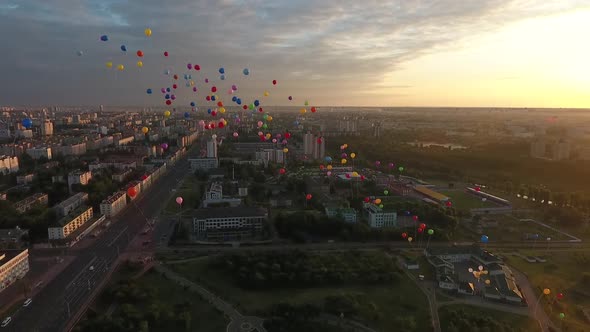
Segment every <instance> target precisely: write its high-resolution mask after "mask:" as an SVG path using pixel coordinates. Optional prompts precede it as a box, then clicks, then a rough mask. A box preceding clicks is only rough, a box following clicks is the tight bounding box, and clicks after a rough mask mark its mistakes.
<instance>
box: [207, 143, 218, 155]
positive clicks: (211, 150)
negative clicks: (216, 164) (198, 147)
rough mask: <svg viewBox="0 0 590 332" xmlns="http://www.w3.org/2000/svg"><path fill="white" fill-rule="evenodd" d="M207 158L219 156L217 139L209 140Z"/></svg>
mask: <svg viewBox="0 0 590 332" xmlns="http://www.w3.org/2000/svg"><path fill="white" fill-rule="evenodd" d="M207 158H217V140H215V139H210V140H209V141H207Z"/></svg>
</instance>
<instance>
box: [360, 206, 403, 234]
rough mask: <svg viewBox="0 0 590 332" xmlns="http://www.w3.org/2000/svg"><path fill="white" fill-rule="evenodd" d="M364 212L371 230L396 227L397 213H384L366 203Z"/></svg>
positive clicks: (380, 209) (382, 210)
mask: <svg viewBox="0 0 590 332" xmlns="http://www.w3.org/2000/svg"><path fill="white" fill-rule="evenodd" d="M364 212H365V216H366V218H367V220H368V221H369V226H371V227H372V228H382V227H396V226H397V212H395V211H385V210H384V209H382V208H380V207H378V206H377V205H375V204H370V203H366V204H365V206H364Z"/></svg>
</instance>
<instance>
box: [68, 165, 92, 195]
mask: <svg viewBox="0 0 590 332" xmlns="http://www.w3.org/2000/svg"><path fill="white" fill-rule="evenodd" d="M90 179H92V172H90V171H88V172H82V171H80V170H77V171H73V172H70V173H69V174H68V187H69V188H70V192H72V185H74V184H81V185H83V186H85V185H87V184H88V181H90Z"/></svg>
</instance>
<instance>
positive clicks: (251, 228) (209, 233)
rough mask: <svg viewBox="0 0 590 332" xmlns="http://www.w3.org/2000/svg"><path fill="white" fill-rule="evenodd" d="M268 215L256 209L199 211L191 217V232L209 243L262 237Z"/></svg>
mask: <svg viewBox="0 0 590 332" xmlns="http://www.w3.org/2000/svg"><path fill="white" fill-rule="evenodd" d="M267 219H268V213H267V212H266V210H264V209H260V208H256V207H236V208H213V209H199V210H196V211H195V213H194V215H193V232H194V233H195V235H197V237H198V238H202V239H206V240H209V241H232V240H242V239H249V238H255V237H257V236H260V235H262V233H263V229H264V224H265V223H266V220H267Z"/></svg>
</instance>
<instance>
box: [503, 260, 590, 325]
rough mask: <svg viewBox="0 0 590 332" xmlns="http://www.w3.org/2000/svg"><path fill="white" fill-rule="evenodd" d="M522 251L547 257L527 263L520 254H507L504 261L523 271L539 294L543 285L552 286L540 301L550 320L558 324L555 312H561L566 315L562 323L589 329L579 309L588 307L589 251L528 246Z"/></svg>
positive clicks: (589, 282) (544, 286) (589, 296)
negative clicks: (545, 260) (551, 250)
mask: <svg viewBox="0 0 590 332" xmlns="http://www.w3.org/2000/svg"><path fill="white" fill-rule="evenodd" d="M521 254H523V255H528V256H544V257H546V258H547V262H546V263H528V262H526V261H525V260H523V259H522V258H520V257H516V256H508V257H507V258H506V262H507V263H508V264H509V265H510V266H513V267H514V268H516V269H517V270H519V271H521V272H523V273H525V274H526V275H527V277H528V279H529V281H530V282H531V283H532V284H533V285H534V286H535V289H536V290H537V291H538V293H539V294H540V293H541V290H542V289H543V288H549V289H551V294H550V295H549V296H548V297H546V298H545V301H543V304H544V307H545V311H546V312H547V313H550V317H551V318H552V319H553V321H554V322H555V323H556V324H558V326H559V324H561V322H560V319H559V317H558V314H559V313H560V312H563V313H565V315H566V319H565V321H564V322H563V324H564V325H569V326H571V327H572V328H573V330H574V331H578V330H582V331H589V330H590V323H588V322H587V321H586V320H585V318H584V315H583V312H582V309H584V308H586V309H590V295H589V294H590V276H589V275H588V274H587V272H588V269H587V268H586V267H587V266H588V264H590V253H588V252H583V251H575V252H563V251H560V252H546V251H544V250H541V251H539V250H537V251H532V250H527V251H523V252H521ZM584 272H586V275H585V274H584ZM558 293H563V294H564V297H563V299H561V300H557V299H556V295H557V294H558Z"/></svg>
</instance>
